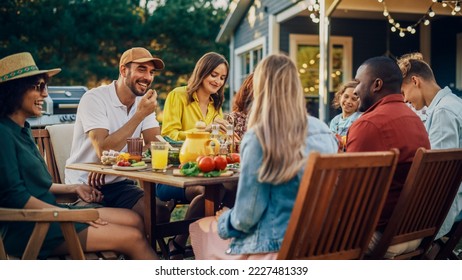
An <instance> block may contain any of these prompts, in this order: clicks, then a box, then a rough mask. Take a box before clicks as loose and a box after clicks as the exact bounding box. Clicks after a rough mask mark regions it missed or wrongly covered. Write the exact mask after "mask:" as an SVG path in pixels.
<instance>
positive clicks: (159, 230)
mask: <svg viewBox="0 0 462 280" xmlns="http://www.w3.org/2000/svg"><path fill="white" fill-rule="evenodd" d="M66 168H69V169H75V170H81V171H87V172H96V173H100V174H106V175H114V176H120V177H126V178H130V179H133V180H138V181H139V183H140V186H141V187H142V188H143V189H144V224H145V229H146V237H147V239H148V241H149V243H150V244H151V245H152V246H153V248H155V242H156V239H157V238H162V237H166V236H171V235H172V233H174V234H178V233H181V232H185V231H187V229H188V225H189V222H191V221H189V222H188V221H184V222H179V223H178V224H175V223H173V222H171V223H166V224H157V223H156V188H155V186H156V183H160V184H166V185H169V186H174V187H178V188H187V187H189V186H197V185H202V186H204V187H205V193H204V197H205V216H213V215H215V211H216V210H217V207H218V205H219V202H220V201H219V187H218V185H221V184H223V183H236V184H237V182H238V180H239V174H238V173H235V174H233V175H232V176H220V177H210V178H207V177H186V176H174V175H173V171H174V170H175V169H176V168H169V169H168V170H167V172H166V173H156V172H152V171H151V164H149V163H148V166H147V168H146V169H143V170H133V171H126V170H115V169H112V166H110V165H103V164H100V163H73V164H70V165H67V166H66ZM185 222H186V223H185ZM178 227H181V228H180V229H179V228H178ZM174 234H173V235H174Z"/></svg>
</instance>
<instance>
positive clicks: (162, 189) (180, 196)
mask: <svg viewBox="0 0 462 280" xmlns="http://www.w3.org/2000/svg"><path fill="white" fill-rule="evenodd" d="M156 196H157V197H158V198H159V199H160V200H163V201H169V200H170V199H174V200H175V201H176V202H177V203H189V201H188V200H187V199H186V195H185V189H184V188H178V187H172V186H168V185H164V184H157V185H156Z"/></svg>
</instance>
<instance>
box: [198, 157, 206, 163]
mask: <svg viewBox="0 0 462 280" xmlns="http://www.w3.org/2000/svg"><path fill="white" fill-rule="evenodd" d="M203 157H205V156H198V157H197V158H196V162H197V163H199V161H201V159H202V158H203Z"/></svg>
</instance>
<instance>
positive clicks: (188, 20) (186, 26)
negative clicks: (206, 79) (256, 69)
mask: <svg viewBox="0 0 462 280" xmlns="http://www.w3.org/2000/svg"><path fill="white" fill-rule="evenodd" d="M150 2H151V4H152V2H155V4H156V9H155V10H154V12H153V13H152V15H151V16H149V18H148V19H147V21H146V25H145V26H144V27H145V32H144V34H145V36H147V37H149V38H150V46H151V47H152V48H153V49H154V50H155V53H156V54H157V55H158V56H159V57H161V58H162V59H163V60H164V62H165V64H166V70H165V71H164V72H163V73H162V75H159V77H157V78H156V83H157V84H160V85H162V89H163V90H165V91H164V94H166V93H168V92H169V91H170V90H171V89H172V88H174V87H176V86H180V85H185V84H186V82H187V79H188V77H189V75H190V74H191V72H192V70H193V69H194V66H195V64H196V62H197V60H198V59H199V58H200V57H201V56H202V55H203V54H205V53H206V52H210V51H215V52H218V53H221V54H223V55H225V56H227V54H228V49H227V46H226V45H224V44H217V43H216V42H215V38H216V36H217V35H218V32H219V30H220V25H221V24H222V23H223V22H224V19H225V18H226V10H225V9H223V8H217V7H216V6H214V3H215V2H216V1H210V0H208V1H207V0H161V1H159V0H157V1H150Z"/></svg>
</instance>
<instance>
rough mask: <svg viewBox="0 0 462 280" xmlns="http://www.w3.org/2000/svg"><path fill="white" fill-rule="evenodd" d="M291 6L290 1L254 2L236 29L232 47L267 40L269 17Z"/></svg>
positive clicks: (269, 0) (264, 0)
mask: <svg viewBox="0 0 462 280" xmlns="http://www.w3.org/2000/svg"><path fill="white" fill-rule="evenodd" d="M292 5H293V4H292V3H291V2H290V1H281V0H261V1H254V3H253V4H252V5H251V6H250V7H249V9H248V11H247V14H246V16H245V17H243V18H242V21H241V23H240V24H239V26H238V27H237V28H236V31H235V33H234V47H235V48H239V47H241V46H243V45H245V44H247V43H249V42H251V41H253V40H255V39H257V38H259V37H262V36H265V37H266V38H267V39H266V40H268V17H269V15H273V14H277V13H279V12H280V11H283V10H284V9H286V8H288V7H290V6H292ZM266 49H268V41H266ZM265 55H266V54H265Z"/></svg>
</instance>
